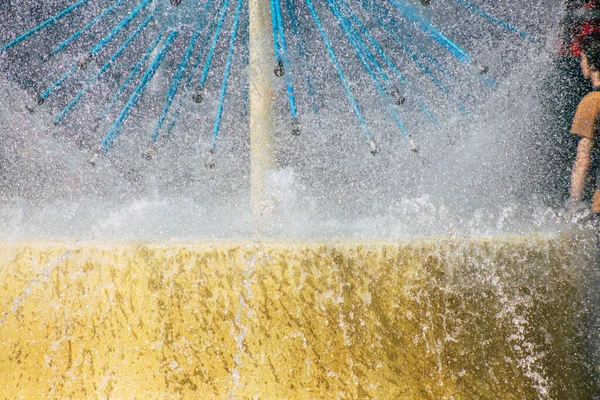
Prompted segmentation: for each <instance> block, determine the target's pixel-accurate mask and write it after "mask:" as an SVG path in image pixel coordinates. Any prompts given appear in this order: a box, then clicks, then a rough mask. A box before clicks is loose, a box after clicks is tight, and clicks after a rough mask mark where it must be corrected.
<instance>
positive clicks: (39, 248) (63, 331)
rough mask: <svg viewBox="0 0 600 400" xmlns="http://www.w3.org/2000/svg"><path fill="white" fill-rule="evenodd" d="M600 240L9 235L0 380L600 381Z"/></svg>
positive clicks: (500, 392)
mask: <svg viewBox="0 0 600 400" xmlns="http://www.w3.org/2000/svg"><path fill="white" fill-rule="evenodd" d="M596 261H597V260H596V253H595V248H594V245H593V243H591V242H590V241H587V240H585V238H581V237H576V236H574V235H570V234H569V235H563V236H557V237H541V236H539V237H498V238H482V239H472V240H419V241H414V242H392V241H387V242H386V241H337V242H316V241H313V242H306V243H301V242H247V243H243V242H241V241H240V242H233V241H232V242H211V243H171V244H159V243H126V244H116V243H68V242H64V243H52V242H48V241H45V242H42V241H28V242H24V241H16V242H15V241H11V242H9V241H6V242H5V243H4V244H3V245H2V246H0V312H1V314H0V337H1V338H2V340H1V341H0V398H3V399H18V398H24V399H40V398H49V399H55V398H61V399H63V398H71V399H89V398H102V399H104V398H111V399H135V398H138V399H188V398H189V399H192V398H193V399H213V398H219V399H224V398H236V399H251V398H257V399H282V398H286V399H313V398H315V399H332V398H339V399H346V398H361V399H363V398H379V399H392V398H393V399H436V400H437V399H538V398H552V399H590V398H592V396H593V395H595V394H597V390H596V386H595V377H594V368H595V367H594V363H593V360H592V357H591V355H592V353H593V352H592V347H593V346H592V345H593V343H591V342H590V340H589V339H590V332H592V333H593V332H594V329H595V327H594V326H593V316H594V314H595V311H594V310H593V308H594V306H595V305H596V304H598V302H597V299H596V298H595V297H594V296H596V295H595V294H594V292H597V291H595V290H594V288H597V287H598V286H597V284H598V282H599V280H598V271H597V270H598V269H597V266H596Z"/></svg>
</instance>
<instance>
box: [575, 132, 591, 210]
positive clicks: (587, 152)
mask: <svg viewBox="0 0 600 400" xmlns="http://www.w3.org/2000/svg"><path fill="white" fill-rule="evenodd" d="M592 147H593V141H592V140H591V139H589V138H587V137H582V138H581V139H579V144H578V145H577V157H576V158H575V163H574V165H573V171H572V173H571V204H572V205H575V204H578V203H579V202H581V200H582V198H583V191H584V189H585V183H586V178H587V175H588V171H589V170H590V164H591V160H592Z"/></svg>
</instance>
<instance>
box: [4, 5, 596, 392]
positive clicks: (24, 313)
mask: <svg viewBox="0 0 600 400" xmlns="http://www.w3.org/2000/svg"><path fill="white" fill-rule="evenodd" d="M184 3H185V0H184ZM248 6H249V15H250V21H249V23H250V26H249V31H250V43H249V48H250V67H249V69H248V71H249V80H250V89H249V97H250V131H251V133H250V135H251V137H250V139H251V169H252V171H251V174H250V178H251V181H252V185H251V186H252V191H251V192H252V193H251V197H252V201H251V202H252V208H253V211H254V214H255V218H256V232H257V236H255V237H250V238H248V239H246V240H241V239H235V240H233V239H232V240H228V241H225V240H224V241H211V240H197V241H194V240H187V241H177V240H169V241H164V242H161V241H144V242H139V241H132V240H129V241H126V242H112V241H109V240H106V241H103V240H90V241H81V240H74V241H69V240H64V239H56V240H48V239H44V240H42V239H28V240H23V239H19V240H5V241H4V243H3V244H2V246H0V337H1V338H2V340H1V341H0V347H1V349H0V398H6V399H17V398H24V399H29V398H36V399H37V398H72V399H80V398H81V399H88V398H111V399H132V398H156V399H179V398H184V399H187V398H199V399H213V398H236V399H247V398H248V399H249V398H258V399H268V398H271V399H281V398H286V399H295V398H300V399H304V398H306V399H312V398H315V399H330V398H340V399H341V398H381V399H513V398H514V399H538V398H543V399H545V398H551V399H591V398H593V396H595V395H598V386H597V381H596V373H597V371H596V366H595V365H596V364H595V362H596V360H595V358H594V355H595V354H596V353H595V347H594V346H595V344H596V343H595V342H594V340H593V339H594V337H595V334H596V333H597V325H596V322H595V319H596V317H597V313H596V305H597V304H598V300H597V298H596V294H595V292H596V291H595V290H594V289H593V288H594V287H597V284H598V283H600V280H599V279H598V278H599V277H598V273H597V267H596V263H597V257H596V248H595V244H594V242H593V241H592V240H590V238H589V237H588V236H587V235H586V234H584V233H582V232H580V231H577V232H565V233H562V234H555V235H532V236H497V237H487V238H479V239H476V238H471V239H457V238H454V239H449V238H443V237H439V238H431V239H418V240H417V239H414V240H384V239H381V240H376V239H365V240H356V239H353V240H350V239H337V240H334V239H324V240H314V239H311V240H299V239H294V240H288V241H282V240H274V239H267V238H266V237H268V234H266V233H265V232H268V226H267V225H268V223H269V221H270V220H271V219H270V218H271V217H272V214H273V213H276V209H275V208H274V207H273V202H272V201H270V200H269V199H268V198H266V196H267V195H268V193H267V192H268V190H267V188H266V187H265V179H266V178H265V176H266V174H267V172H268V171H269V170H271V169H274V168H276V161H275V160H276V157H275V154H274V153H275V142H274V141H273V124H274V122H273V112H274V109H275V107H274V106H273V97H274V96H273V93H274V89H273V65H277V63H276V62H275V58H274V56H273V36H270V35H272V31H271V21H272V18H271V12H270V10H271V8H270V4H269V1H268V0H250V1H249V3H248ZM166 40H168V39H166ZM157 43H158V42H157ZM149 71H150V73H152V70H151V69H150V70H149ZM132 98H133V100H134V101H137V100H136V99H135V97H132ZM38 100H39V99H38ZM171 100H172V99H171ZM124 112H129V111H126V110H125V111H124ZM121 122H122V121H121ZM120 124H121V125H122V123H119V120H117V124H116V125H115V126H116V127H117V128H116V129H117V130H118V129H120V128H121V126H120ZM117 130H112V131H110V132H113V133H115V132H117ZM110 132H109V133H110ZM115 136H116V135H115ZM107 137H108V138H109V140H108V141H107V142H105V143H107V144H111V143H112V140H113V139H114V137H113V136H110V135H108V136H107ZM368 144H369V146H371V147H370V148H369V149H370V150H373V151H374V152H375V150H376V147H375V146H376V145H375V144H374V142H373V141H371V142H369V143H368ZM153 150H154V149H153V148H152V147H151V148H150V149H148V151H149V152H151V151H153ZM145 154H146V156H148V157H150V153H145Z"/></svg>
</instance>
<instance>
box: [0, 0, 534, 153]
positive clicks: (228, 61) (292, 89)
mask: <svg viewBox="0 0 600 400" xmlns="http://www.w3.org/2000/svg"><path fill="white" fill-rule="evenodd" d="M100 3H101V1H100V0H81V1H78V2H75V3H74V4H72V5H71V6H69V7H66V8H65V9H63V10H62V11H60V12H58V13H57V14H55V15H54V16H51V17H50V18H48V19H46V20H44V21H43V22H42V23H41V24H39V25H37V26H35V27H34V28H31V29H30V30H28V31H26V32H25V33H23V34H21V35H19V36H17V37H15V38H14V39H13V40H11V41H9V42H8V43H7V44H5V45H3V46H2V47H1V51H0V54H5V53H7V52H18V51H19V45H21V44H23V43H24V42H25V41H26V40H29V41H34V40H35V37H36V35H37V34H39V33H40V32H41V31H42V30H44V29H50V27H52V26H54V29H59V28H57V25H58V24H57V22H58V21H59V20H63V19H72V20H73V21H75V22H76V21H78V20H79V19H81V18H82V17H81V13H80V12H79V11H80V10H82V9H84V8H85V7H89V6H90V4H93V5H94V6H96V7H97V8H98V9H99V10H100V11H99V12H98V14H97V15H95V16H93V17H92V18H91V19H89V20H88V21H87V22H83V23H81V24H79V25H78V26H79V28H76V29H75V30H74V31H71V32H70V33H69V34H68V35H66V39H62V40H60V41H59V42H58V43H57V44H56V45H55V46H53V47H52V50H51V51H50V52H49V53H48V54H47V55H46V56H43V60H44V62H46V63H47V64H48V69H49V70H50V71H52V70H54V68H53V65H54V63H55V59H56V56H57V55H59V54H60V53H61V52H63V51H64V50H65V49H67V48H69V49H70V51H77V49H76V47H80V48H81V47H85V46H86V45H85V44H83V45H80V44H78V43H79V42H83V41H84V40H85V37H86V36H89V35H84V34H86V33H90V32H92V28H94V31H97V32H102V33H95V35H97V36H98V38H97V40H96V42H95V43H93V44H92V45H91V46H90V47H88V49H89V50H85V51H83V54H81V56H80V57H79V59H78V61H76V62H74V63H73V64H72V65H70V66H68V67H66V68H60V69H59V71H60V75H59V77H58V78H56V79H55V80H54V81H53V82H51V83H49V84H48V86H47V87H46V89H45V90H42V91H40V94H39V95H38V98H37V101H38V104H39V105H40V106H41V105H44V104H45V103H46V102H47V101H48V100H49V99H50V98H52V97H53V96H52V95H53V94H56V93H57V92H58V91H59V89H63V88H66V89H65V90H64V91H65V92H68V91H70V90H72V89H71V88H70V87H71V86H77V85H78V86H79V89H77V92H75V93H73V94H72V95H71V99H70V100H69V101H68V102H67V103H66V104H64V105H62V107H61V108H60V110H61V111H59V112H58V114H57V115H56V116H55V118H54V121H53V122H54V125H58V124H60V125H67V120H66V118H67V116H68V115H69V114H72V113H76V110H75V108H76V106H77V105H78V104H79V103H80V102H82V101H83V100H84V99H86V98H90V97H91V96H86V94H89V93H90V91H91V90H92V88H93V87H94V86H95V85H96V84H97V83H98V82H100V81H101V80H102V81H103V82H105V81H107V79H105V77H106V76H107V75H109V74H106V72H107V71H108V70H109V69H111V68H114V67H115V66H116V65H119V64H122V65H121V66H120V68H125V69H126V70H127V74H126V75H127V76H126V78H125V79H124V80H123V81H122V82H120V83H119V84H116V85H114V86H115V89H114V91H113V93H112V94H111V95H110V96H109V99H108V103H107V105H105V106H103V107H102V109H101V111H100V115H99V117H98V118H97V121H96V123H95V126H96V130H98V129H101V127H102V125H103V122H104V121H105V120H106V119H107V118H109V117H110V114H111V111H112V110H113V108H114V107H115V106H117V104H119V103H120V99H121V98H122V97H123V96H124V95H125V94H126V93H128V92H130V91H131V89H132V88H133V91H132V92H131V93H129V94H128V96H129V97H128V101H126V102H125V104H123V106H122V109H121V111H120V112H119V113H118V114H117V116H116V119H115V120H114V121H112V125H110V128H108V131H107V132H106V133H105V134H104V139H102V140H101V141H100V147H101V148H102V150H103V151H104V152H107V151H109V150H110V148H111V146H112V144H113V142H114V141H115V139H116V138H117V137H118V135H119V133H120V131H121V130H122V128H123V127H124V125H125V123H126V121H127V120H128V118H129V116H130V115H131V114H132V113H133V112H134V110H135V109H136V108H139V104H140V100H141V98H142V97H143V96H144V93H145V92H146V88H147V87H148V85H149V83H150V81H152V80H153V79H154V77H155V76H156V75H157V73H158V72H159V70H160V71H163V72H161V74H165V75H167V76H169V82H170V83H169V84H167V85H165V88H164V93H165V94H164V103H163V105H162V108H161V109H160V111H159V112H158V115H157V121H156V125H155V128H154V130H153V132H152V133H151V136H150V140H149V142H150V145H149V146H148V150H147V151H145V152H143V153H142V155H143V156H144V158H147V159H150V158H153V156H154V153H155V150H156V149H155V143H156V142H157V140H158V139H159V137H160V135H161V132H163V131H165V132H164V134H165V135H166V136H171V134H172V132H173V129H174V127H175V125H176V123H177V121H178V119H179V117H180V115H181V113H182V111H183V108H184V107H188V106H189V103H188V102H186V101H185V99H186V98H190V99H191V100H193V102H194V103H196V104H201V103H203V102H204V101H205V100H206V97H207V96H210V97H211V98H214V99H215V101H216V102H217V107H216V111H215V118H214V121H215V122H214V125H213V128H212V139H211V143H210V147H211V152H212V153H214V152H215V150H216V141H217V138H218V134H219V131H220V128H221V121H222V118H223V114H224V112H225V108H224V101H225V98H226V95H227V92H228V90H227V87H228V82H229V80H230V75H231V73H232V72H234V71H235V69H233V71H232V62H233V58H234V53H236V47H239V44H238V42H237V40H236V38H237V36H239V35H240V34H241V35H244V36H245V35H246V34H247V33H246V32H241V33H239V32H238V31H239V30H240V29H241V30H245V29H247V28H246V25H244V24H243V23H242V20H243V16H244V15H245V13H246V12H247V11H245V10H246V8H247V7H248V6H249V5H248V4H247V3H245V2H242V3H236V7H235V8H234V9H233V10H230V3H231V1H230V0H223V1H222V2H221V1H213V0H206V1H205V0H183V1H180V0H169V1H167V0H141V1H138V0H117V1H110V2H107V3H104V4H100ZM456 3H457V6H458V7H462V8H463V9H464V10H468V12H470V13H472V14H473V15H476V16H477V17H480V18H482V19H483V20H484V21H486V22H488V23H490V24H493V25H495V26H498V27H501V28H503V29H504V30H506V31H508V32H510V33H513V34H515V36H516V37H518V38H521V39H523V40H525V41H527V42H536V41H537V39H536V38H535V36H534V35H532V34H530V33H528V32H525V31H523V30H520V29H518V28H516V27H515V25H514V24H512V23H510V22H508V21H506V20H503V19H501V18H498V17H496V16H494V15H492V14H491V13H490V12H488V11H486V10H485V9H484V7H482V6H479V5H477V4H475V3H472V2H469V1H466V0H457V1H456ZM431 6H432V4H431V2H429V1H427V2H420V3H417V4H414V3H411V2H409V1H407V0H386V1H383V2H382V1H375V0H324V1H321V2H314V3H313V1H311V0H306V1H298V0H284V2H282V0H268V3H267V2H265V3H264V5H261V6H260V7H261V10H262V12H266V13H267V14H268V18H269V19H270V25H269V29H270V31H271V37H272V41H273V42H272V56H271V57H272V62H273V63H274V64H273V65H274V68H273V69H272V70H271V71H272V73H273V75H274V77H275V78H283V79H282V82H283V86H284V88H285V89H284V90H283V92H285V96H287V103H288V109H289V116H290V120H291V129H290V131H289V132H291V133H292V134H293V135H295V136H298V135H300V126H301V120H302V117H303V116H302V114H301V111H300V110H301V109H302V110H303V108H302V107H301V106H302V104H300V103H299V102H300V99H301V98H302V99H304V98H308V99H309V101H310V108H311V109H312V111H313V113H314V114H315V116H317V118H319V117H320V109H321V107H320V106H319V104H318V103H319V99H318V93H317V90H315V86H316V85H319V82H318V79H319V78H318V77H317V76H316V75H315V74H314V70H313V68H314V66H313V65H311V64H313V63H314V56H313V58H311V56H310V55H311V54H322V55H323V56H324V57H323V59H324V60H327V59H328V60H329V65H330V66H331V68H332V70H333V71H334V72H335V74H336V75H337V80H338V85H340V88H341V89H342V90H343V92H344V93H345V96H346V98H347V103H346V104H348V105H349V107H350V109H351V110H352V111H353V112H354V115H355V117H356V121H357V126H360V129H361V130H362V132H363V134H364V136H365V137H366V139H367V143H368V145H369V148H370V151H371V152H372V153H373V154H376V153H377V152H378V150H379V149H378V146H377V145H376V141H377V139H376V138H377V136H378V135H379V132H376V131H373V130H372V128H371V127H370V125H371V123H370V122H369V121H370V118H371V117H370V115H369V114H368V113H367V112H366V111H365V110H366V108H364V107H362V106H361V102H362V98H361V97H362V96H361V95H359V93H361V91H357V89H356V88H355V87H354V86H355V80H356V78H357V77H358V76H359V75H360V74H359V72H358V71H362V73H363V74H366V76H367V77H368V78H369V80H370V81H371V82H372V84H373V85H374V86H375V89H376V91H377V93H378V94H379V97H380V99H381V101H382V102H383V103H385V104H386V107H387V108H388V109H389V114H390V117H391V119H392V121H393V123H394V125H395V126H396V128H397V129H398V130H399V131H400V133H401V134H402V135H403V136H406V137H407V138H409V139H410V141H411V149H412V150H413V151H416V145H415V144H414V139H413V138H414V137H415V135H414V134H413V133H412V132H411V130H412V129H414V128H409V125H414V124H411V123H410V122H411V121H410V117H409V115H413V114H414V113H410V112H408V111H410V107H411V106H410V104H414V105H415V106H416V107H418V109H420V111H421V113H422V115H424V116H425V117H426V119H427V120H428V121H429V122H430V123H431V124H432V125H433V126H434V127H435V128H436V131H439V130H440V129H441V125H442V124H441V123H440V120H439V118H438V117H437V116H436V114H437V113H438V110H436V109H435V108H436V107H433V108H431V106H430V105H429V104H431V103H434V100H436V99H435V98H433V97H432V96H435V95H434V94H433V93H432V92H431V91H430V90H429V91H427V90H423V89H422V86H423V83H422V82H421V81H422V80H423V78H427V79H428V80H429V83H430V84H432V85H433V87H435V88H437V90H438V91H439V94H440V95H441V98H443V99H445V101H446V102H447V103H448V104H451V105H453V106H454V108H455V109H456V110H457V111H459V113H460V114H462V115H464V116H467V117H468V115H469V112H470V107H469V105H468V104H464V103H463V99H470V98H471V97H472V96H471V93H468V92H461V91H460V90H459V89H458V84H459V82H460V80H461V79H462V76H461V75H460V73H458V72H457V71H456V69H452V68H450V69H449V68H448V64H451V63H458V64H460V65H465V66H467V67H469V68H468V69H470V70H471V71H473V72H475V73H477V74H483V75H485V78H484V81H485V82H486V83H487V84H488V86H489V88H490V90H492V89H493V87H494V80H493V78H492V77H491V75H490V74H489V72H490V71H489V68H488V67H487V66H485V65H484V64H483V63H481V62H479V61H478V60H476V58H475V57H474V56H473V55H472V54H471V53H470V52H469V51H468V49H467V48H465V47H464V46H461V45H460V44H459V43H457V42H456V41H455V40H453V39H452V38H451V37H450V36H448V35H447V34H445V33H444V32H443V28H442V27H438V26H436V25H435V24H434V23H432V22H431V19H430V18H429V17H428V15H427V13H428V12H430V11H431V9H432V8H431ZM325 12H328V13H329V15H327V18H323V17H322V16H320V14H322V13H325ZM228 16H232V22H231V26H230V27H229V25H227V24H226V20H227V19H228V18H227V17H228ZM300 17H302V18H300ZM111 19H114V20H115V21H116V22H114V25H113V26H110V25H111V22H110V20H111ZM136 20H139V21H140V22H138V23H137V25H135V26H134V22H135V21H136ZM332 21H334V23H332ZM367 21H370V25H369V23H367ZM373 29H378V30H379V31H380V32H382V33H384V36H381V35H374V34H373V32H372V31H373ZM123 32H127V35H128V37H127V39H125V40H124V41H123V42H121V43H120V44H119V45H115V42H116V41H117V40H118V38H119V37H120V36H122V34H123ZM313 33H314V34H313ZM340 33H341V34H342V35H343V37H344V38H345V42H343V41H340V40H339V39H337V38H338V37H339V34H340ZM315 34H316V35H317V36H316V37H318V38H319V40H318V41H315V40H312V41H311V40H307V39H308V38H310V37H313V38H314V37H315V36H314V35H315ZM376 36H377V38H376ZM178 37H188V38H189V39H187V40H186V42H185V43H187V44H183V43H182V44H179V43H178V41H177V40H176V39H177V38H178ZM421 37H425V38H427V42H423V41H422V40H419V38H421ZM63 38H64V36H63ZM225 42H228V43H229V45H228V46H225V45H224V44H225ZM319 42H320V44H319ZM161 43H162V45H160V44H161ZM290 44H292V46H291V47H289V45H290ZM159 45H160V50H159V53H158V54H155V53H156V51H157V50H156V49H157V48H158V47H159ZM246 45H247V44H245V42H244V46H246ZM390 45H391V46H393V47H394V48H391V47H390ZM115 46H116V48H115V50H114V52H113V53H112V55H104V54H103V53H104V51H103V50H105V49H106V48H108V47H115ZM178 48H182V49H183V50H181V51H178V50H177V49H178ZM437 48H439V49H441V50H443V51H445V52H446V54H449V55H450V60H449V59H448V58H447V57H446V58H445V59H444V61H440V59H439V58H440V56H443V55H440V54H437V53H439V51H438V50H439V49H437ZM222 49H226V50H222ZM348 49H349V50H350V51H352V52H353V53H354V54H355V58H354V59H352V60H351V59H344V60H343V61H344V63H343V64H344V65H342V63H341V62H340V58H339V57H340V56H339V54H345V52H347V51H348ZM397 49H400V52H398V51H397ZM126 53H127V57H124V55H125V54H126ZM175 53H179V54H181V56H180V58H179V59H178V61H177V62H172V61H169V62H166V63H165V62H163V61H164V59H165V58H168V59H170V58H171V55H170V54H173V57H176V55H174V54H175ZM222 53H223V54H222ZM132 54H139V55H138V56H137V57H135V56H134V57H131V56H132ZM194 54H195V55H194ZM223 57H224V59H225V61H224V62H221V60H220V59H221V58H223ZM132 59H134V60H135V61H134V62H133V63H132V65H130V66H127V65H126V64H125V61H123V60H132ZM405 59H406V60H408V61H409V62H411V63H413V64H414V66H415V67H416V68H417V69H418V70H420V71H421V73H422V75H423V77H419V76H414V74H412V75H411V73H410V72H408V69H409V67H407V66H406V64H405V62H404V60H405ZM150 60H152V61H150ZM215 60H219V61H218V62H215ZM453 60H454V61H453ZM92 61H94V62H99V64H100V65H101V67H100V68H99V69H98V71H97V72H96V73H95V74H94V75H93V76H91V77H86V74H85V73H84V72H83V71H84V70H86V69H87V67H88V66H89V65H90V63H91V62H92ZM127 62H131V61H127ZM149 62H150V63H151V64H150V65H147V64H148V63H149ZM241 62H242V63H246V62H247V61H246V60H242V61H241ZM350 64H355V65H356V66H357V68H358V69H357V68H351V69H348V66H347V65H350ZM200 67H201V68H200ZM217 70H222V76H223V80H222V83H221V86H220V89H219V90H214V89H210V88H208V86H207V83H209V82H208V79H209V78H210V77H211V76H213V75H216V74H217ZM242 70H243V68H242ZM142 71H145V72H142ZM311 71H312V72H311ZM213 73H214V74H213ZM234 73H235V72H234ZM109 79H110V78H109ZM71 81H72V82H73V84H71V83H70V82H71ZM67 82H69V84H68V85H67ZM75 83H76V84H75ZM275 86H276V87H277V84H275ZM211 87H212V86H211ZM62 91H63V90H61V92H62ZM276 91H279V90H278V89H276ZM302 91H305V92H306V96H303V97H301V98H299V97H298V96H299V93H302ZM248 93H249V92H248V91H247V90H244V96H248ZM282 94H283V93H282ZM361 94H362V93H361ZM65 95H68V93H65ZM438 96H439V95H438ZM243 101H245V100H243ZM55 103H60V100H59V99H58V98H57V100H53V101H52V104H53V106H54V105H55ZM174 103H175V105H174ZM407 118H408V119H409V120H408V121H407ZM91 125H94V124H91ZM67 127H68V125H67ZM207 129H208V127H207Z"/></svg>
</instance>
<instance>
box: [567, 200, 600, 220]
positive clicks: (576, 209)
mask: <svg viewBox="0 0 600 400" xmlns="http://www.w3.org/2000/svg"><path fill="white" fill-rule="evenodd" d="M560 214H561V216H562V219H563V220H564V221H565V222H567V223H573V224H578V225H579V224H582V223H585V222H587V221H588V220H590V219H591V218H592V217H593V213H592V211H591V210H590V208H589V206H588V205H587V204H585V203H584V202H581V201H575V200H573V199H572V198H569V199H568V200H567V201H566V203H565V205H564V207H563V211H562V212H561V213H560Z"/></svg>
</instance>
